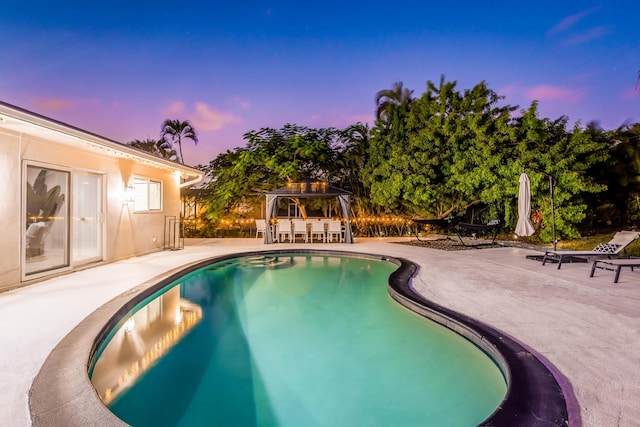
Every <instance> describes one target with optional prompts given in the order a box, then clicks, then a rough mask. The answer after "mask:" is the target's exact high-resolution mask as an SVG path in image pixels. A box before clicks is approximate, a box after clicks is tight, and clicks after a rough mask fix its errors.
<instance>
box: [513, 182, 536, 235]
mask: <svg viewBox="0 0 640 427" xmlns="http://www.w3.org/2000/svg"><path fill="white" fill-rule="evenodd" d="M530 216H531V184H530V183H529V177H528V176H527V174H526V173H524V172H522V174H521V175H520V191H519V193H518V224H516V235H518V236H531V235H532V234H533V233H534V232H535V231H536V229H535V228H534V227H533V224H531V220H530V219H529V217H530Z"/></svg>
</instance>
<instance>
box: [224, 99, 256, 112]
mask: <svg viewBox="0 0 640 427" xmlns="http://www.w3.org/2000/svg"><path fill="white" fill-rule="evenodd" d="M229 105H230V106H231V107H235V108H239V109H241V110H248V109H249V108H251V103H250V102H249V101H247V100H244V99H242V98H240V97H239V96H234V97H233V98H231V100H230V101H229Z"/></svg>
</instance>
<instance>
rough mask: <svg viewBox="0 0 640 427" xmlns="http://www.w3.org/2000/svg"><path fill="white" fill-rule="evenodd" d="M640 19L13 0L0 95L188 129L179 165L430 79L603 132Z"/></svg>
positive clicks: (627, 72)
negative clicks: (191, 136) (477, 88)
mask: <svg viewBox="0 0 640 427" xmlns="http://www.w3.org/2000/svg"><path fill="white" fill-rule="evenodd" d="M343 3H348V5H344V4H343ZM431 3H433V4H431ZM520 3H522V4H520ZM565 3H566V4H565ZM487 4H490V6H488V5H487ZM638 16H640V2H638V1H637V0H634V1H616V0H613V1H609V2H606V3H605V2H602V3H594V2H590V1H586V2H558V1H547V0H542V1H538V2H514V1H496V2H477V1H474V2H470V1H466V0H461V1H458V2H429V1H396V2H389V1H385V2H377V1H350V2H341V1H333V0H330V1H324V2H305V1H300V0H298V1H296V2H290V1H278V2H268V1H260V2H258V1H236V2H217V1H207V2H204V1H203V2H198V1H194V2H184V1H183V2H173V1H164V0H160V1H156V2H146V1H142V2H141V1H135V2H130V1H127V2H123V1H119V0H116V1H111V2H106V3H104V2H97V3H96V2H87V1H82V2H80V1H75V0H73V1H66V2H62V3H60V2H51V1H40V0H36V1H29V0H24V1H21V2H15V1H14V2H9V3H8V4H4V5H3V6H2V10H1V11H0V40H2V41H3V43H2V49H0V64H1V67H0V100H2V101H4V102H8V103H11V104H14V105H17V106H19V107H22V108H25V109H27V110H31V111H34V112H36V113H38V114H42V115H45V116H48V117H51V118H54V119H56V120H60V121H63V122H65V123H68V124H70V125H73V126H77V127H80V128H82V129H85V130H88V131H91V132H94V133H97V134H100V135H103V136H105V137H108V138H111V139H115V140H116V141H119V142H127V141H130V140H132V139H145V138H154V139H155V138H158V136H159V131H160V125H161V124H162V122H163V121H164V119H167V118H171V119H180V120H187V119H188V120H190V121H191V122H192V123H193V125H194V126H195V128H196V130H197V131H198V132H199V137H200V142H199V144H198V145H197V146H194V145H193V144H192V143H190V142H187V144H186V145H184V146H183V150H184V154H185V161H186V163H187V164H191V165H195V164H198V163H208V162H209V160H211V159H213V158H214V157H215V156H216V155H217V154H219V153H220V152H222V151H225V150H227V149H230V148H234V147H238V146H244V145H245V143H244V140H243V139H242V135H243V134H244V133H245V132H247V131H250V130H255V129H259V128H261V127H276V128H279V127H281V126H283V125H284V124H285V123H295V124H299V125H304V126H310V127H328V126H333V127H339V128H341V127H344V126H347V125H349V124H352V123H355V122H357V121H363V122H369V123H372V122H373V114H374V111H375V105H374V97H375V93H376V92H377V91H379V90H381V89H386V88H390V87H391V86H392V84H393V83H394V82H396V81H402V82H403V83H404V85H405V87H408V88H410V89H413V90H414V96H420V95H421V94H422V93H423V92H424V90H425V87H426V85H425V82H426V81H427V80H432V81H434V82H438V81H439V79H440V76H441V75H442V74H444V75H445V78H446V79H447V80H448V81H451V80H456V81H457V82H458V89H459V90H463V89H468V88H471V87H472V86H474V85H475V84H477V83H479V82H480V81H482V80H485V81H486V82H487V83H488V85H489V87H490V88H491V89H493V90H495V91H496V92H498V93H499V94H501V95H504V96H506V100H505V103H508V104H511V105H519V106H520V108H526V107H528V106H529V104H530V103H531V101H532V100H534V99H537V100H539V101H540V113H541V115H542V116H544V117H549V118H552V119H556V118H558V117H559V116H561V115H567V116H569V118H570V119H571V121H572V122H573V121H576V120H580V121H581V122H582V123H583V124H585V123H587V122H589V121H592V120H596V121H599V122H600V124H601V126H602V127H604V128H605V129H615V128H617V127H618V126H620V125H622V124H623V123H624V122H625V121H632V122H637V121H640V94H639V93H638V91H636V90H635V84H636V77H637V72H638V70H639V69H640V29H639V27H638V24H637V21H638Z"/></svg>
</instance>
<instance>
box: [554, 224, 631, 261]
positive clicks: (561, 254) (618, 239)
mask: <svg viewBox="0 0 640 427" xmlns="http://www.w3.org/2000/svg"><path fill="white" fill-rule="evenodd" d="M638 237H640V233H639V232H637V231H618V232H617V233H616V234H615V235H614V236H613V238H612V239H611V240H609V242H608V243H600V244H599V245H598V246H596V247H595V248H593V249H592V250H590V251H546V252H545V253H544V257H542V265H545V264H546V262H547V260H549V259H552V260H556V261H558V269H560V267H562V262H563V261H565V260H566V259H570V258H573V257H578V258H580V257H605V258H612V257H615V256H616V255H619V254H620V253H622V251H624V249H625V248H626V247H627V246H629V244H631V242H633V241H634V240H636V239H637V238H638Z"/></svg>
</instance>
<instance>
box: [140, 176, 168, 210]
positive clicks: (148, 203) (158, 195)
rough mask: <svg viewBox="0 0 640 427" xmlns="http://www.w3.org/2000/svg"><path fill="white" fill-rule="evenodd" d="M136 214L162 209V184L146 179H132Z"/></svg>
mask: <svg viewBox="0 0 640 427" xmlns="http://www.w3.org/2000/svg"><path fill="white" fill-rule="evenodd" d="M133 186H134V188H135V208H134V210H135V211H136V212H144V211H159V210H161V209H162V182H160V181H154V180H151V179H146V178H137V177H136V178H134V179H133Z"/></svg>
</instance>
